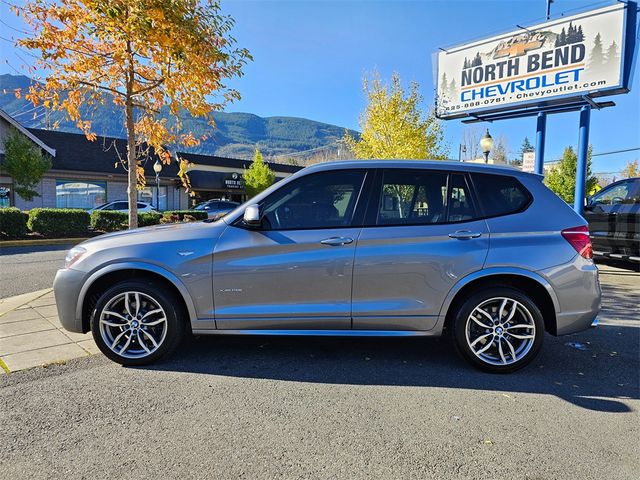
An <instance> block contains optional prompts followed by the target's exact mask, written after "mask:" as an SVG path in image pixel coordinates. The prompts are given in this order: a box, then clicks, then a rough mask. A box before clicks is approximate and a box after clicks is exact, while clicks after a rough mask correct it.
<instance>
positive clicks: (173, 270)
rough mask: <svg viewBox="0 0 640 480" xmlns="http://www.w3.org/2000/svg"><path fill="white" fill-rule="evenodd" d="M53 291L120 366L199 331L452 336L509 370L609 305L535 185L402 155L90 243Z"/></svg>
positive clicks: (561, 218)
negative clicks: (218, 213) (211, 217)
mask: <svg viewBox="0 0 640 480" xmlns="http://www.w3.org/2000/svg"><path fill="white" fill-rule="evenodd" d="M54 291H55V296H56V301H57V305H58V312H59V317H60V321H61V322H62V324H63V326H64V327H65V328H66V329H67V330H70V331H72V332H87V331H89V330H91V332H92V334H93V338H94V339H95V341H96V343H97V345H98V347H99V348H100V350H101V351H102V352H103V353H104V354H105V355H106V356H107V357H109V358H110V359H112V360H114V361H116V362H119V363H121V364H124V365H142V364H147V363H151V362H154V361H156V360H158V359H159V358H161V357H163V356H165V355H167V354H168V353H170V352H171V351H172V350H173V349H174V348H175V347H176V346H177V345H178V344H179V343H180V340H181V339H182V337H183V335H184V333H185V331H186V330H189V329H190V330H191V331H193V333H195V334H199V335H202V334H254V335H334V336H336V335H342V336H358V335H361V336H382V337H384V336H393V337H398V336H410V337H415V336H425V337H429V336H439V335H442V334H443V333H444V332H450V333H451V334H452V335H451V336H452V337H453V341H454V344H455V345H456V347H457V349H458V351H459V352H460V353H461V354H462V356H463V357H464V358H466V359H467V360H468V361H469V362H471V363H472V364H473V365H475V366H477V367H479V368H481V369H484V370H488V371H491V372H510V371H514V370H516V369H518V368H521V367H523V366H525V365H526V364H528V363H529V362H531V361H532V360H533V359H534V358H535V356H536V355H537V354H538V352H539V351H540V348H541V347H542V343H543V339H544V335H545V332H548V333H550V334H552V335H565V334H569V333H574V332H578V331H580V330H583V329H586V328H588V327H589V326H590V325H591V324H592V322H593V321H594V319H595V317H596V314H597V313H598V310H599V308H600V286H599V283H598V273H597V269H596V267H595V265H594V264H593V261H592V259H591V243H590V241H589V232H588V229H587V225H586V222H585V221H584V219H583V218H582V217H581V216H579V215H578V214H577V213H575V212H574V211H573V210H572V209H571V208H570V207H569V206H568V205H567V204H566V203H565V202H563V201H562V200H560V198H558V197H557V196H556V195H555V194H554V193H553V192H551V191H550V190H549V189H547V187H545V186H544V184H543V183H542V181H541V177H540V176H537V175H532V174H528V173H523V172H520V171H517V170H515V169H510V168H508V167H498V166H487V165H477V164H464V163H463V164H460V163H447V162H427V161H401V160H396V161H356V162H337V163H325V164H320V165H315V166H312V167H308V168H305V169H303V170H301V171H299V172H297V173H296V174H294V175H292V176H291V177H289V178H287V179H286V180H283V181H281V182H279V183H277V184H275V185H273V186H272V187H270V188H269V189H267V190H266V191H264V192H263V193H261V194H259V195H258V196H256V197H255V198H253V199H252V200H251V201H250V202H248V203H246V204H245V205H244V206H242V207H241V208H239V209H237V210H236V211H234V212H232V213H231V214H229V215H227V216H226V217H224V218H223V219H221V220H219V221H216V222H207V221H205V222H198V223H185V224H180V225H161V226H157V227H151V228H146V229H139V230H132V231H128V232H118V233H116V234H109V235H103V236H100V237H96V238H93V239H90V240H87V241H85V242H83V243H81V244H80V245H79V246H77V247H75V248H73V249H71V250H70V251H69V253H68V255H67V258H66V264H65V267H64V268H63V269H61V270H60V271H58V273H57V275H56V278H55V282H54ZM212 292H213V293H212Z"/></svg>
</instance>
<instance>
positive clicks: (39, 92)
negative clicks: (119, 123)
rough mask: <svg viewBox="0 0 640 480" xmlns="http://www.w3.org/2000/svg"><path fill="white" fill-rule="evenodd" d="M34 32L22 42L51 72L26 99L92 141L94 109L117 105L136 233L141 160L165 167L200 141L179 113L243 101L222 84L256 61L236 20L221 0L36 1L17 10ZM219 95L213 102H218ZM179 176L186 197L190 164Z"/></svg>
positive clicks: (204, 112) (201, 112)
mask: <svg viewBox="0 0 640 480" xmlns="http://www.w3.org/2000/svg"><path fill="white" fill-rule="evenodd" d="M14 10H15V12H16V13H17V14H18V15H20V16H22V17H23V18H24V21H25V23H26V24H27V25H28V27H29V28H30V30H31V33H30V35H29V36H28V37H26V38H24V39H22V40H18V44H19V45H20V46H21V47H26V48H28V49H30V50H32V51H33V52H34V54H35V55H36V56H37V57H38V66H39V67H40V68H42V70H43V71H44V72H45V75H44V78H42V79H41V81H42V83H36V84H34V85H33V86H32V87H31V88H30V89H29V92H28V93H27V95H26V97H27V98H28V99H29V100H31V101H32V102H33V103H34V104H35V105H38V104H42V105H44V106H45V107H46V108H48V109H51V110H53V111H61V112H62V113H63V114H64V115H65V116H66V117H67V118H68V119H69V120H71V121H73V122H75V123H76V125H77V126H78V127H79V128H80V129H81V130H82V131H83V132H84V133H85V134H86V135H87V137H88V138H89V139H90V140H93V139H95V132H93V130H92V122H91V111H92V107H94V106H97V105H102V104H107V103H111V104H113V105H114V106H115V107H116V108H117V109H119V111H121V112H122V113H123V118H124V125H123V127H124V132H126V135H127V152H126V160H123V162H122V163H123V165H124V166H125V168H126V169H127V171H128V183H129V185H128V198H129V226H130V227H131V228H135V227H136V226H137V223H138V216H137V208H136V207H137V204H136V197H137V188H136V187H137V186H141V185H144V182H145V180H144V169H143V165H144V164H143V162H144V161H145V160H146V159H147V158H148V156H149V155H151V154H156V155H157V156H158V157H159V158H160V159H161V160H162V162H164V163H169V162H171V160H172V157H176V155H175V151H176V149H177V148H178V147H179V146H183V147H184V146H186V147H189V146H194V145H197V143H198V142H199V141H200V140H201V139H202V135H200V136H196V135H194V134H193V133H192V132H189V131H185V129H184V128H183V125H182V122H181V114H182V113H184V112H188V113H189V114H191V115H192V116H196V117H204V118H206V119H207V120H209V122H210V124H211V126H213V119H212V117H211V114H212V112H213V111H215V110H220V109H222V108H223V106H224V105H225V104H226V103H227V102H230V101H233V100H235V99H238V98H240V95H239V93H238V92H237V91H235V90H233V89H229V88H227V87H226V86H225V81H226V80H227V79H229V78H232V77H235V76H238V75H241V74H242V67H243V66H244V64H245V63H246V62H247V61H248V60H249V59H250V58H251V57H250V55H249V53H248V51H247V50H246V49H241V48H237V47H236V46H235V40H234V39H233V37H232V36H230V30H231V28H232V27H233V24H234V22H233V19H232V18H231V17H229V16H226V15H223V14H222V13H221V11H220V5H219V1H218V0H204V1H202V2H201V1H199V0H57V1H56V2H52V1H51V0H29V1H28V2H27V3H26V4H25V5H24V6H15V7H14ZM212 97H214V100H212ZM175 160H176V161H178V162H179V165H180V169H179V175H180V177H181V178H182V180H183V184H184V185H185V187H186V188H187V189H188V187H189V185H188V178H187V176H186V170H187V166H188V164H187V161H186V160H183V159H180V158H177V157H176V158H175Z"/></svg>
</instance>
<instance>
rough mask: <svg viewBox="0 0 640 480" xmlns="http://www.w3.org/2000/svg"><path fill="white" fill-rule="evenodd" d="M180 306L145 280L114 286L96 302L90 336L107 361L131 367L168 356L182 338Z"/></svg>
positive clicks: (174, 298)
mask: <svg viewBox="0 0 640 480" xmlns="http://www.w3.org/2000/svg"><path fill="white" fill-rule="evenodd" d="M179 305H180V302H179V301H178V299H177V298H176V296H175V294H173V292H171V291H169V290H168V289H167V288H165V287H164V286H162V285H158V284H156V283H154V282H150V281H145V280H130V281H124V282H121V283H118V284H116V285H115V286H113V287H111V288H110V289H108V290H106V291H105V292H104V293H103V294H102V295H101V296H100V298H99V299H98V301H97V303H96V308H95V310H94V312H93V316H92V318H91V332H92V334H93V339H94V340H95V342H96V344H97V345H98V348H99V349H100V351H101V352H102V353H104V354H105V355H106V356H107V357H109V358H110V359H111V360H113V361H115V362H118V363H120V364H122V365H127V366H135V365H146V364H149V363H153V362H155V361H156V360H158V359H159V358H161V357H163V356H166V355H168V354H170V353H171V352H172V351H173V350H174V349H175V348H176V347H177V346H178V344H179V343H180V341H181V340H182V337H183V334H184V321H183V319H182V318H181V315H180V308H179Z"/></svg>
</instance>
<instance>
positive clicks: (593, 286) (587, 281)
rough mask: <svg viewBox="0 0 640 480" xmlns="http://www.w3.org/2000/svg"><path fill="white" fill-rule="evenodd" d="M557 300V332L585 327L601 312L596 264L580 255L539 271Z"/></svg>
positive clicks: (573, 331) (566, 333) (572, 331)
mask: <svg viewBox="0 0 640 480" xmlns="http://www.w3.org/2000/svg"><path fill="white" fill-rule="evenodd" d="M539 273H541V274H542V275H543V276H544V277H545V278H546V279H547V280H548V281H549V283H550V284H551V286H552V288H553V290H554V292H555V294H556V297H557V299H558V305H559V309H558V310H557V311H556V334H557V335H568V334H570V333H575V332H579V331H582V330H586V329H588V328H589V327H590V326H591V323H592V322H593V321H594V319H595V318H596V316H597V315H598V312H599V311H600V296H601V292H600V282H599V280H598V269H597V267H596V266H595V264H594V263H593V262H592V261H590V260H586V259H584V258H582V257H581V256H580V255H576V257H575V258H574V259H573V260H572V261H571V262H569V263H566V264H563V265H558V266H556V267H552V268H548V269H545V270H542V271H541V272H539Z"/></svg>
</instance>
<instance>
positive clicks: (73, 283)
mask: <svg viewBox="0 0 640 480" xmlns="http://www.w3.org/2000/svg"><path fill="white" fill-rule="evenodd" d="M84 281H85V274H84V273H83V272H79V271H77V270H72V269H70V268H63V269H60V270H58V273H56V278H55V279H54V280H53V294H54V296H55V298H56V305H57V308H58V317H59V318H60V323H61V324H62V326H63V327H64V328H65V330H69V331H70V332H77V333H84V329H83V328H82V316H81V315H78V298H79V296H80V290H81V289H82V285H83V284H84Z"/></svg>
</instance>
